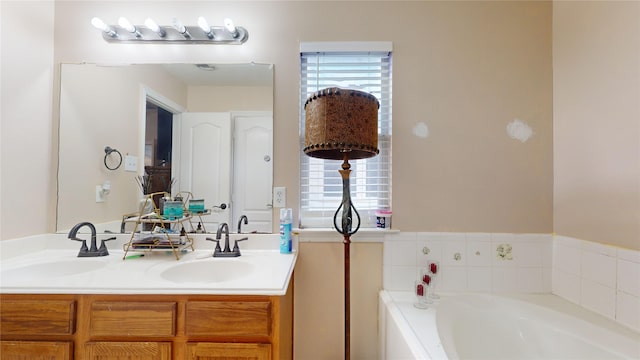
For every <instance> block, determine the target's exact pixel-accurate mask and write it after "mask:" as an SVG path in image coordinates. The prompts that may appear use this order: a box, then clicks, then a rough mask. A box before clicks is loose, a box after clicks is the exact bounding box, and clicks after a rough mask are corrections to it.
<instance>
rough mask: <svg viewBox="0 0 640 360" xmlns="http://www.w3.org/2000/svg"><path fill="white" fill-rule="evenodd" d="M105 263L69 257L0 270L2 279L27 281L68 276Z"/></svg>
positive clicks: (94, 268) (99, 267)
mask: <svg viewBox="0 0 640 360" xmlns="http://www.w3.org/2000/svg"><path fill="white" fill-rule="evenodd" d="M106 264H107V263H106V262H104V261H102V260H97V259H86V258H84V259H83V258H78V259H70V260H59V261H50V262H42V263H36V264H30V265H25V266H20V267H16V268H12V269H7V270H2V277H3V278H4V279H20V280H23V281H29V280H34V279H53V278H57V277H60V276H70V275H77V274H83V273H87V272H90V271H95V270H98V269H101V268H102V267H104V266H105V265H106Z"/></svg>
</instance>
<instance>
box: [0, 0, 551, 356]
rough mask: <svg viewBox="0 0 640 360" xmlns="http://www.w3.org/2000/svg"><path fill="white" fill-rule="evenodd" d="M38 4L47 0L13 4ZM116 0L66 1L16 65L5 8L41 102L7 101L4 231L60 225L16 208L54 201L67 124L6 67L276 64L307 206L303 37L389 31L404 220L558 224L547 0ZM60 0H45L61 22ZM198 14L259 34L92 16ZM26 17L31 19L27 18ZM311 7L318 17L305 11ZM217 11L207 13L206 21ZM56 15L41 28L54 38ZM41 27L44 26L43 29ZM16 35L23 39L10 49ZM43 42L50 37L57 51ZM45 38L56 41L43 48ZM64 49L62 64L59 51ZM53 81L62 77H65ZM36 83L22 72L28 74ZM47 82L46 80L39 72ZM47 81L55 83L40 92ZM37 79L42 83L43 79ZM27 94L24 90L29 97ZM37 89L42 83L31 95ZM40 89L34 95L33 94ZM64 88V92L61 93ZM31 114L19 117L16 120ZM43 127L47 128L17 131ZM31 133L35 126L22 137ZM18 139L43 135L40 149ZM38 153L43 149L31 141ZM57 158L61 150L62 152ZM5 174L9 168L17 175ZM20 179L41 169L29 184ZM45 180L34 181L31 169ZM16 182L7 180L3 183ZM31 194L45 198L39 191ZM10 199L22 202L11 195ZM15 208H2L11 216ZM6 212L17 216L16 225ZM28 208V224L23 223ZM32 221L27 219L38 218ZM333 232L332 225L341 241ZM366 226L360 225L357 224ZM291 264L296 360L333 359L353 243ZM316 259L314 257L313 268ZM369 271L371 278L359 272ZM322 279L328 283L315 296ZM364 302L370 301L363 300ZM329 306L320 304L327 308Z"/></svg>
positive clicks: (283, 173)
mask: <svg viewBox="0 0 640 360" xmlns="http://www.w3.org/2000/svg"><path fill="white" fill-rule="evenodd" d="M16 4H20V5H16V6H17V7H19V8H21V9H20V10H25V11H26V12H29V13H30V9H29V8H30V7H32V6H35V5H33V4H37V3H22V2H17V3H16ZM149 4H150V3H149V2H141V1H140V2H114V1H77V2H72V1H57V2H56V3H55V26H54V27H53V28H54V30H55V31H54V34H55V38H54V42H53V44H54V45H55V46H54V48H53V50H52V49H51V43H50V42H46V44H45V45H46V46H44V47H38V46H32V44H33V43H35V44H36V45H38V41H40V39H41V37H36V36H35V35H34V37H33V38H31V37H26V38H24V37H23V38H21V41H25V40H24V39H32V40H33V42H31V41H29V47H28V48H25V49H22V51H21V52H13V53H12V54H16V53H17V54H20V56H19V58H18V59H16V58H15V57H14V58H10V59H12V60H11V61H12V63H11V67H10V68H8V69H6V68H5V65H4V64H5V62H4V61H5V56H6V50H7V48H8V49H9V50H10V51H11V50H13V48H12V47H9V46H8V45H6V44H5V41H4V40H5V37H6V36H5V35H4V34H7V31H4V30H5V29H6V27H5V23H6V21H5V13H4V11H5V8H8V7H10V5H7V4H6V2H2V10H3V15H2V16H3V17H2V29H3V35H2V36H3V37H2V40H3V43H2V50H3V55H2V56H3V68H2V69H3V74H2V75H3V80H2V86H3V94H2V101H3V105H4V104H5V103H6V101H8V100H10V99H13V98H10V97H9V95H8V94H5V91H4V89H5V88H10V89H12V90H14V94H19V95H20V96H19V97H16V98H17V99H20V100H22V101H24V99H29V101H30V102H29V105H30V106H31V107H30V108H28V109H27V111H22V109H20V108H14V109H12V110H11V112H8V115H9V116H18V115H19V116H20V117H23V118H24V119H29V120H31V121H33V123H32V124H31V125H34V126H31V125H29V126H27V125H24V126H22V125H16V126H20V127H19V128H15V129H14V128H10V129H9V133H5V131H6V129H7V127H5V121H4V119H5V110H4V107H3V125H2V126H3V134H2V140H3V143H2V150H3V154H2V160H3V163H2V170H3V179H2V181H3V184H2V199H3V205H2V206H3V208H2V210H3V215H2V221H3V225H4V227H6V229H5V228H4V227H3V230H2V238H3V239H4V238H10V237H16V236H19V235H26V234H33V233H42V232H45V231H53V230H54V224H55V221H54V220H55V212H53V211H44V210H39V211H37V212H35V213H33V212H32V213H31V214H32V216H30V217H25V216H24V214H25V213H29V212H28V211H27V210H28V209H31V207H29V208H27V207H26V205H25V206H22V207H18V210H19V213H17V214H15V216H11V217H5V214H7V212H6V210H7V209H13V208H14V204H15V203H20V202H19V200H21V197H22V196H27V198H28V200H31V201H32V202H36V201H37V200H38V199H42V198H44V199H48V201H47V202H46V203H47V206H46V207H47V209H48V210H51V208H53V209H55V201H56V194H55V191H54V190H53V189H54V185H55V179H56V169H55V168H56V167H55V161H54V162H53V163H52V162H51V161H49V156H48V155H42V154H43V153H45V152H54V153H55V152H57V143H55V142H54V143H53V144H51V139H52V138H53V139H55V138H56V136H57V132H56V130H55V127H56V126H57V122H55V121H54V122H53V128H52V121H51V119H52V118H54V119H55V117H53V116H51V110H48V111H47V110H45V111H42V109H50V107H51V102H50V101H51V98H52V96H51V91H52V90H51V89H52V87H51V83H52V81H51V80H50V78H48V81H45V82H44V83H41V84H42V85H41V86H37V87H36V86H32V84H38V83H37V82H34V81H31V80H33V79H32V78H31V76H33V75H31V74H33V70H32V69H30V70H29V71H24V70H22V71H18V72H17V73H21V74H24V75H26V76H25V77H23V78H20V77H14V78H11V79H5V72H6V71H8V70H12V71H13V70H16V69H18V70H20V69H22V65H21V64H22V62H23V61H24V59H32V60H33V59H36V58H42V59H44V60H42V61H41V62H39V63H38V64H37V65H38V67H37V68H39V69H42V71H41V73H44V74H45V75H47V74H48V75H49V76H50V74H49V73H47V71H48V72H51V71H52V70H56V71H57V69H58V68H57V65H58V64H60V63H66V62H83V61H85V62H99V63H121V62H132V63H136V62H138V63H147V62H177V63H179V62H203V63H204V62H244V63H247V62H251V61H255V62H257V63H273V64H274V65H275V67H274V72H275V77H274V82H275V83H274V84H275V85H274V109H273V110H274V174H275V175H274V185H275V186H286V187H287V188H288V191H287V195H288V203H290V204H294V205H293V206H295V204H297V203H298V170H299V157H300V148H299V141H298V135H299V126H298V114H299V104H298V102H299V95H298V91H299V75H298V72H299V53H298V52H299V44H300V42H301V41H392V42H393V48H394V55H393V62H394V63H393V71H394V73H393V119H394V127H393V138H394V146H393V210H394V226H396V227H398V228H400V229H402V230H404V231H461V232H462V231H478V232H480V231H486V232H542V233H549V232H551V231H552V180H553V176H552V149H553V147H552V133H551V128H552V126H551V125H552V120H551V115H552V114H551V111H552V106H551V104H552V95H551V94H552V91H551V90H552V83H551V81H552V72H551V4H550V3H549V2H524V1H520V2H475V1H473V2H437V1H424V2H400V1H393V2H382V1H381V2H362V1H356V2H324V1H318V2H312V1H304V2H260V1H259V2H244V1H242V2H231V1H229V2H204V1H194V2H186V1H181V2H177V1H176V2H172V1H166V2H165V1H162V2H160V1H159V2H154V3H153V6H149ZM48 6H50V3H47V4H45V5H44V6H43V8H44V9H45V15H47V16H48V17H50V18H51V19H52V18H53V11H52V10H51V9H49V7H48ZM202 14H224V15H221V16H220V17H222V16H229V17H232V18H233V19H234V20H235V22H236V23H237V24H238V25H242V26H245V27H246V28H247V29H248V30H249V32H250V34H251V35H250V39H249V41H248V42H247V43H246V44H244V45H242V46H192V45H191V46H167V45H164V46H162V45H114V44H108V43H106V42H104V41H103V40H102V39H101V38H100V34H99V32H98V31H96V30H95V29H93V28H92V27H91V25H90V24H89V20H90V18H91V17H93V16H96V15H98V16H100V17H102V18H103V19H104V20H106V21H107V22H114V21H115V19H117V18H118V17H119V16H122V15H126V16H127V17H129V18H130V19H131V20H133V22H135V23H141V22H142V21H143V20H144V19H145V17H147V16H153V17H154V18H156V19H157V21H159V22H160V23H163V24H165V23H168V22H169V21H170V18H171V17H173V16H177V17H179V18H181V19H182V20H183V22H188V23H193V22H195V20H194V19H195V18H196V17H197V16H199V15H202ZM17 15H20V17H19V20H20V21H19V22H20V23H25V21H24V19H25V18H26V17H27V16H26V15H21V14H17ZM310 15H313V16H310ZM214 20H215V21H219V20H217V19H213V18H212V19H210V21H211V22H214ZM51 28H52V27H51V26H50V27H48V28H47V29H46V30H49V31H44V33H46V34H51V31H50V30H51ZM38 35H40V34H38ZM15 46H16V47H17V46H18V45H15ZM47 46H48V47H47ZM47 49H48V50H47ZM51 56H53V64H55V65H56V66H52V65H51V61H50V59H49V58H50V57H51ZM57 75H59V74H58V73H56V77H54V81H53V84H54V87H53V88H54V89H55V88H56V86H57V83H58V80H57V78H58V76H57ZM24 79H26V80H27V81H23V80H24ZM36 80H37V79H36ZM42 89H44V90H42ZM35 90H37V91H35ZM22 91H26V92H27V94H28V95H27V94H25V93H24V92H22ZM32 91H33V93H32ZM33 94H36V95H38V94H39V96H36V97H33V96H32V95H33ZM55 97H56V94H54V96H53V98H54V99H55ZM515 118H519V119H521V120H523V121H525V122H527V123H528V124H529V125H530V126H531V127H532V128H533V130H534V132H535V135H534V136H533V138H532V139H531V140H529V141H527V142H525V143H520V142H518V141H516V140H513V139H510V138H508V137H507V135H506V131H505V128H506V126H507V124H508V123H509V122H510V121H512V120H514V119H515ZM418 122H425V123H426V124H427V125H428V127H429V133H430V135H429V137H427V138H426V139H423V138H419V137H416V136H414V135H413V132H412V129H413V127H414V126H415V125H416V124H417V123H418ZM20 124H22V123H20ZM23 129H24V130H27V129H29V130H30V129H38V131H22V130H23ZM27 134H28V135H27ZM23 144H28V145H33V146H32V147H28V146H24V145H23ZM14 148H18V149H21V150H23V152H24V153H26V154H29V160H30V161H31V159H32V158H33V159H34V160H33V166H31V167H25V166H23V165H22V163H20V162H19V160H17V159H15V158H10V157H8V156H7V155H5V154H6V152H7V151H8V150H11V149H14ZM31 150H33V151H31ZM54 160H55V155H54ZM7 174H8V175H7ZM24 176H28V178H29V179H36V180H35V187H36V188H37V191H36V193H35V194H34V193H33V192H32V190H33V189H32V187H33V186H32V184H29V183H28V182H23V179H24ZM31 181H34V180H31ZM5 182H10V183H11V185H12V186H11V191H9V190H8V188H7V187H6V186H5ZM29 194H34V195H31V196H30V195H29ZM6 199H9V200H10V201H11V203H10V204H11V208H9V207H8V205H6V203H7V202H8V200H6ZM296 217H297V214H296ZM5 219H6V220H5ZM9 220H11V221H9ZM13 220H19V221H13ZM28 225H30V226H28ZM336 236H337V234H334V235H333V236H328V237H330V238H331V239H334V238H335V237H336ZM357 236H358V235H357ZM300 250H301V254H300V262H299V264H298V268H297V274H296V283H295V291H296V304H295V311H296V315H295V321H296V329H295V332H296V333H295V347H296V353H297V354H298V356H297V359H302V360H304V359H323V358H324V359H332V358H335V357H336V356H335V355H336V353H340V354H341V353H342V349H341V344H342V334H341V330H342V325H341V313H340V310H339V309H340V308H341V307H340V306H339V305H337V304H338V303H340V301H341V296H342V289H341V287H340V284H339V280H338V279H339V278H340V275H339V274H340V270H339V269H341V266H337V267H335V266H333V265H332V264H340V262H341V258H342V245H341V244H340V243H331V244H305V245H303V246H301V248H300ZM381 251H382V250H381V245H380V244H373V245H367V246H365V245H363V247H362V248H360V247H359V246H355V245H354V252H353V256H354V258H355V260H354V261H353V267H352V269H353V277H354V278H355V279H360V277H361V276H365V277H366V276H371V278H370V279H367V280H371V281H358V280H354V282H355V286H362V287H363V289H361V290H360V294H361V295H359V296H361V297H359V298H358V297H355V298H354V299H352V301H353V302H354V306H356V307H357V309H356V310H354V312H353V316H354V325H353V334H352V336H353V350H352V351H353V352H352V355H353V358H354V359H369V358H374V357H375V354H377V349H373V348H372V347H373V346H374V344H376V336H375V332H374V324H375V323H377V312H376V311H373V310H372V309H375V305H374V304H375V296H376V291H377V290H378V289H379V288H380V283H381V275H380V273H381V267H382V261H381ZM317 263H319V264H317ZM363 274H364V275H363ZM318 287H321V290H324V292H322V293H318V289H317V288H318ZM355 304H363V305H362V306H360V305H355ZM318 315H320V316H318Z"/></svg>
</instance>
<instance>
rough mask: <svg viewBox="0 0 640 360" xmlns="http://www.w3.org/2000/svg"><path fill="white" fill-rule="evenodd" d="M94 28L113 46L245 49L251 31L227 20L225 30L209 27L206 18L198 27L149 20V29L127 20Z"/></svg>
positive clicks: (97, 23)
mask: <svg viewBox="0 0 640 360" xmlns="http://www.w3.org/2000/svg"><path fill="white" fill-rule="evenodd" d="M91 24H92V25H93V26H94V27H95V28H97V29H99V30H101V31H102V38H103V39H104V40H105V41H107V42H110V43H148V44H178V43H179V44H220V45H241V44H244V43H245V42H246V41H247V40H248V39H249V32H248V31H247V29H245V28H243V27H241V26H235V25H234V24H233V21H232V20H230V19H225V20H224V25H222V26H209V24H208V23H207V21H206V20H205V19H204V18H203V17H200V18H198V25H197V26H185V25H182V23H181V22H180V20H178V19H173V21H172V24H171V25H168V26H161V25H158V24H157V23H156V22H155V21H153V20H152V19H147V21H145V25H133V24H131V23H130V22H129V21H127V20H126V19H125V18H123V17H121V18H120V19H119V20H118V24H117V25H107V24H106V23H104V22H103V21H102V20H100V19H99V18H95V17H94V18H93V19H91Z"/></svg>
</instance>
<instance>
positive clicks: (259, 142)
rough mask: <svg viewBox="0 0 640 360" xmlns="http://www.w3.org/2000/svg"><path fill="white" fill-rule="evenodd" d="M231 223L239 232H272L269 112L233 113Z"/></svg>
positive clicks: (271, 149) (271, 130)
mask: <svg viewBox="0 0 640 360" xmlns="http://www.w3.org/2000/svg"><path fill="white" fill-rule="evenodd" d="M233 119H234V136H233V138H234V145H233V154H234V157H233V173H234V174H233V179H234V182H233V209H232V214H233V224H238V220H239V219H240V217H241V216H242V215H246V216H247V217H248V218H249V223H248V224H247V225H244V224H243V225H242V229H243V230H242V231H243V232H251V231H258V232H268V233H270V232H271V231H272V226H271V222H272V207H273V206H272V200H271V188H272V184H273V141H272V139H273V137H272V132H273V121H272V116H271V113H262V112H257V113H234V114H233Z"/></svg>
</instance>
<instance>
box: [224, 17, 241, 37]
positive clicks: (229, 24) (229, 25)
mask: <svg viewBox="0 0 640 360" xmlns="http://www.w3.org/2000/svg"><path fill="white" fill-rule="evenodd" d="M224 27H225V28H226V29H227V31H228V32H229V33H230V34H231V36H233V37H237V36H238V29H236V26H235V25H234V24H233V20H231V19H229V18H225V19H224Z"/></svg>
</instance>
